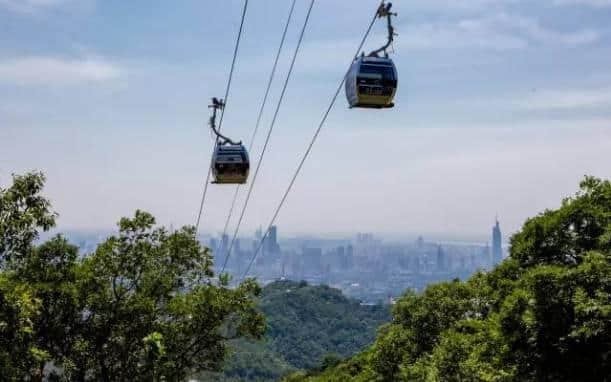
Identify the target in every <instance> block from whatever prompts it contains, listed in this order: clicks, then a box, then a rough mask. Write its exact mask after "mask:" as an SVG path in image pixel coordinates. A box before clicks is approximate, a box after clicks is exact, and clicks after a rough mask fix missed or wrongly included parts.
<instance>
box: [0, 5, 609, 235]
mask: <svg viewBox="0 0 611 382" xmlns="http://www.w3.org/2000/svg"><path fill="white" fill-rule="evenodd" d="M308 4H309V0H298V6H297V9H296V11H295V12H296V13H295V18H294V23H293V24H292V27H291V29H290V32H289V36H288V42H287V45H286V49H285V51H284V55H283V57H282V60H281V64H280V65H281V68H280V70H279V72H278V76H277V81H276V84H275V85H276V86H274V88H273V93H272V95H271V98H270V100H271V103H270V105H269V106H268V109H267V113H266V114H265V116H264V118H263V124H262V127H261V132H262V133H263V132H265V130H266V129H267V128H268V126H269V122H270V119H271V115H272V111H273V106H274V104H275V102H276V100H277V97H278V94H279V90H280V85H281V82H282V81H283V79H284V75H285V73H286V70H287V68H288V64H289V60H290V55H291V54H292V51H293V48H294V45H295V43H296V40H297V36H298V32H299V29H300V27H301V23H302V21H303V19H304V16H305V11H306V8H307V6H308ZM377 4H378V1H377V0H358V1H357V0H318V1H317V2H316V4H315V6H314V10H313V13H312V18H311V22H310V25H309V28H308V30H307V32H306V35H305V40H304V45H303V48H302V50H301V52H300V55H299V57H298V59H297V63H296V66H295V71H294V75H293V77H292V79H291V82H290V84H289V88H288V91H287V95H286V98H285V103H284V106H283V108H282V109H281V111H280V115H279V118H278V122H277V125H276V130H275V132H274V135H273V136H272V139H271V144H270V148H269V150H268V153H267V156H266V158H265V161H264V163H263V167H262V172H261V174H260V176H259V179H258V181H257V185H256V187H255V190H254V192H253V196H252V201H251V204H250V206H249V210H248V212H247V214H246V217H245V219H244V230H243V232H245V233H251V232H252V230H253V229H254V228H255V227H256V226H259V225H265V224H267V222H268V221H269V218H270V216H271V213H272V209H273V208H274V207H275V206H276V204H277V203H278V201H279V199H280V197H281V194H282V192H283V190H284V189H285V187H286V185H287V184H288V181H289V179H290V177H291V175H292V173H293V171H294V169H295V167H296V165H297V163H298V161H299V159H300V157H301V155H302V153H303V151H304V150H305V147H306V142H307V140H308V139H309V138H310V136H311V135H312V133H313V131H314V129H315V127H316V125H317V124H318V121H319V120H320V118H321V116H322V113H323V111H324V108H325V107H326V105H327V104H328V102H329V100H330V97H331V95H332V94H333V92H334V90H335V88H336V87H337V85H338V83H339V81H340V79H341V76H342V75H343V73H344V72H345V70H346V68H347V65H348V64H349V62H350V59H351V56H352V54H353V53H354V50H355V49H356V47H357V44H358V42H359V40H360V37H361V35H362V33H363V32H364V30H365V28H366V27H367V23H368V21H369V19H370V17H371V16H372V12H374V10H375V8H376V6H377ZM289 6H290V1H289V0H284V1H280V0H251V1H250V7H249V9H248V14H247V19H246V24H245V27H244V36H243V41H242V46H241V50H240V54H239V57H238V62H237V67H236V73H235V77H234V86H233V88H232V91H231V95H230V98H229V102H228V107H227V112H226V114H225V121H224V124H223V130H224V131H225V132H226V133H227V134H229V135H230V136H232V137H235V138H237V139H240V138H241V139H245V140H246V139H247V138H248V137H250V134H251V132H252V129H253V127H254V123H255V119H256V114H257V111H258V108H259V104H260V102H261V97H262V95H263V91H264V85H265V83H266V81H267V77H268V74H269V71H270V69H271V65H272V59H273V56H274V54H275V50H276V48H277V45H278V43H279V40H280V32H281V31H282V28H283V24H284V22H285V20H286V17H287V14H288V9H289ZM241 7H242V1H241V0H240V1H238V0H228V1H208V0H198V1H196V0H192V1H150V0H147V1H144V0H130V1H125V0H105V1H101V0H99V1H95V0H0V36H1V37H0V184H2V185H3V186H6V185H7V184H8V183H9V182H10V174H11V173H13V172H16V173H21V172H23V171H27V170H31V169H40V170H42V171H44V172H45V173H46V174H47V176H48V185H47V188H46V193H47V195H48V196H49V197H50V198H51V199H52V202H53V204H54V206H55V209H56V210H57V211H58V212H59V213H60V220H59V225H60V228H62V229H74V228H78V229H92V228H112V227H114V223H115V222H116V221H117V220H118V218H119V217H121V216H126V215H131V214H132V213H133V211H134V210H135V209H136V208H140V209H145V210H148V211H150V212H152V213H153V214H154V215H155V216H157V218H158V221H159V222H160V223H163V224H171V223H172V224H174V226H178V225H183V224H194V222H195V218H196V213H197V210H198V207H199V200H200V196H201V190H202V183H203V180H204V177H205V175H206V171H207V166H208V163H209V160H210V153H211V150H212V145H213V139H212V138H211V136H210V134H209V131H208V128H207V126H206V123H207V119H208V117H209V110H208V109H207V104H208V103H209V99H210V97H212V96H217V97H221V96H222V94H223V92H224V87H225V83H226V80H227V75H228V71H229V63H230V60H231V54H232V51H233V44H234V41H235V36H236V33H237V28H238V23H239V17H240V13H241ZM394 10H395V11H397V12H399V17H398V18H397V19H396V30H397V32H398V33H399V36H398V37H397V39H396V43H395V45H394V50H395V53H394V55H393V56H392V57H393V59H394V60H395V62H396V64H397V68H398V72H399V76H400V79H399V91H398V94H397V98H396V104H397V106H396V107H395V108H394V109H391V110H383V111H377V110H349V109H348V108H347V104H346V100H345V98H344V96H343V94H342V95H341V98H340V99H339V100H338V103H337V105H336V107H335V109H334V110H333V112H332V114H331V116H330V117H329V120H328V124H327V125H326V126H325V128H324V130H323V132H322V134H321V136H320V140H319V141H318V143H317V144H316V146H315V147H314V150H313V152H312V155H311V157H310V159H309V161H308V162H307V164H306V166H305V167H304V169H303V172H302V176H301V177H300V178H299V179H298V181H297V183H296V185H295V189H294V192H293V193H292V194H291V195H290V197H289V199H288V202H287V204H286V208H285V209H284V210H283V211H282V213H281V215H280V219H279V222H278V223H279V225H280V227H281V234H286V233H287V232H289V233H342V232H356V231H371V232H376V233H386V234H390V233H394V234H401V233H411V234H413V233H418V232H424V233H426V232H442V233H448V234H452V235H459V236H460V235H479V234H483V235H488V233H489V232H490V227H491V225H492V222H493V219H494V216H495V214H496V213H498V214H499V216H500V219H501V224H502V228H503V231H504V233H510V232H512V231H515V230H516V229H518V227H519V226H520V225H521V223H522V222H523V221H524V219H525V218H526V217H528V216H532V215H534V214H536V213H538V212H540V211H542V210H543V209H545V208H553V207H556V206H558V204H559V203H560V200H561V198H562V197H565V196H568V195H570V194H572V193H574V192H575V191H576V189H577V184H578V182H579V180H580V179H581V178H582V177H583V175H584V174H592V175H596V176H599V177H607V178H609V177H611V0H540V1H526V0H524V1H521V0H462V1H458V0H409V1H408V0H399V1H395V2H394ZM384 33H385V29H384V25H383V23H378V24H377V25H376V28H375V29H374V32H373V33H372V35H371V36H370V39H369V41H368V44H367V50H371V49H374V48H377V47H378V46H379V45H381V44H382V43H383V42H384ZM258 138H259V139H258V140H257V141H256V143H255V147H254V150H253V152H252V153H251V158H252V159H253V160H255V159H256V158H257V157H258V154H259V152H260V148H261V144H262V142H263V134H260V135H259V137H258ZM244 194H245V192H243V193H242V194H241V195H242V196H243V195H244ZM232 195H233V186H211V187H210V192H209V195H208V199H207V203H206V206H205V211H204V216H203V220H202V231H204V232H216V231H218V230H220V229H222V226H223V223H224V221H225V217H226V214H227V210H228V208H229V204H230V200H231V196H232ZM239 205H241V203H239Z"/></svg>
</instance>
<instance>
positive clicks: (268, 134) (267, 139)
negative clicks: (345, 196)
mask: <svg viewBox="0 0 611 382" xmlns="http://www.w3.org/2000/svg"><path fill="white" fill-rule="evenodd" d="M314 3H315V0H311V1H310V6H309V8H308V13H307V14H306V17H305V20H304V23H303V27H302V28H301V32H300V34H299V39H298V41H297V46H296V47H295V52H294V53H293V58H292V60H291V65H290V66H289V71H288V73H287V75H286V78H285V80H284V85H283V87H282V91H281V92H280V97H279V99H278V103H277V105H276V110H275V111H274V115H273V118H272V121H271V123H270V126H269V129H268V131H267V136H266V137H265V143H264V144H263V149H262V150H261V153H260V154H259V161H258V162H257V167H256V169H255V173H254V175H253V178H252V180H251V182H250V187H249V188H248V193H247V194H246V199H245V201H244V205H243V206H242V212H241V213H240V218H239V219H238V223H237V224H236V228H235V230H234V232H233V237H232V239H231V243H230V245H229V248H228V250H227V255H226V256H225V261H224V263H223V267H222V269H221V272H220V273H223V271H224V270H225V268H226V266H227V262H228V261H229V257H230V256H231V251H232V249H233V246H234V243H235V240H236V238H237V236H238V232H239V230H240V225H241V223H242V220H243V218H244V214H245V213H246V208H247V207H248V202H249V201H250V196H251V194H252V190H253V189H254V186H255V182H256V180H257V175H258V174H259V170H260V168H261V163H262V162H263V157H264V156H265V151H266V150H267V147H268V145H269V140H270V137H271V135H272V132H273V130H274V126H275V125H276V120H277V118H278V113H279V112H280V107H281V106H282V101H283V100H284V95H285V94H286V89H287V88H288V84H289V80H290V79H291V75H292V73H293V69H294V67H295V62H296V60H297V55H298V53H299V49H300V48H301V43H302V42H303V36H304V34H305V31H306V28H307V26H308V23H309V21H310V15H311V14H312V8H313V7H314Z"/></svg>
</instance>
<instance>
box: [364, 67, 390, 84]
mask: <svg viewBox="0 0 611 382" xmlns="http://www.w3.org/2000/svg"><path fill="white" fill-rule="evenodd" d="M359 77H365V78H372V79H378V80H381V79H384V80H391V81H392V80H394V79H395V72H394V70H393V68H392V66H381V65H361V67H360V69H359Z"/></svg>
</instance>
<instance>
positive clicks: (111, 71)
mask: <svg viewBox="0 0 611 382" xmlns="http://www.w3.org/2000/svg"><path fill="white" fill-rule="evenodd" d="M122 74H123V70H122V69H121V68H119V67H118V66H116V65H114V64H112V63H109V62H107V61H105V60H103V59H97V58H78V59H64V58H56V57H37V56H35V57H25V58H16V59H8V60H4V61H0V82H5V83H12V84H17V85H74V84H77V83H82V82H103V81H108V80H112V79H115V78H117V77H119V76H121V75H122Z"/></svg>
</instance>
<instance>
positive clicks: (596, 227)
mask: <svg viewBox="0 0 611 382" xmlns="http://www.w3.org/2000/svg"><path fill="white" fill-rule="evenodd" d="M610 376H611V183H610V182H609V181H602V180H599V179H595V178H586V179H585V180H584V181H583V182H582V183H581V190H580V191H579V192H578V193H577V194H576V195H575V196H574V197H572V198H567V199H566V200H564V201H563V203H562V205H561V207H560V208H558V209H556V210H548V211H545V212H543V213H542V214H540V215H538V216H536V217H534V218H532V219H529V220H527V221H526V223H525V224H524V226H523V227H522V229H521V230H520V231H519V232H518V233H516V234H515V235H513V237H512V238H511V250H510V258H508V259H507V260H505V261H504V262H503V263H502V264H501V265H500V266H499V267H497V268H496V269H494V270H493V271H492V272H490V273H487V274H483V273H480V274H476V275H474V276H473V277H472V278H471V279H470V280H468V281H467V282H459V281H452V282H446V283H441V284H437V285H433V286H430V287H429V288H427V289H426V291H425V292H424V293H423V294H421V295H416V294H413V293H409V292H408V293H406V294H405V295H404V296H403V297H402V298H401V299H400V300H399V301H398V303H397V305H396V306H395V308H394V310H393V320H392V323H390V324H388V325H386V326H384V327H383V328H382V329H381V330H380V333H379V334H378V337H377V339H376V342H375V344H374V345H373V346H371V347H370V348H369V349H367V350H365V351H364V352H362V353H360V354H358V355H357V356H355V357H353V358H352V359H350V360H348V361H345V362H341V363H340V364H338V365H335V366H334V365H330V366H329V367H328V368H327V369H326V370H323V371H311V372H309V373H296V374H294V375H292V376H291V377H290V378H287V381H310V382H314V381H342V382H343V381H608V380H611V377H610Z"/></svg>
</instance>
